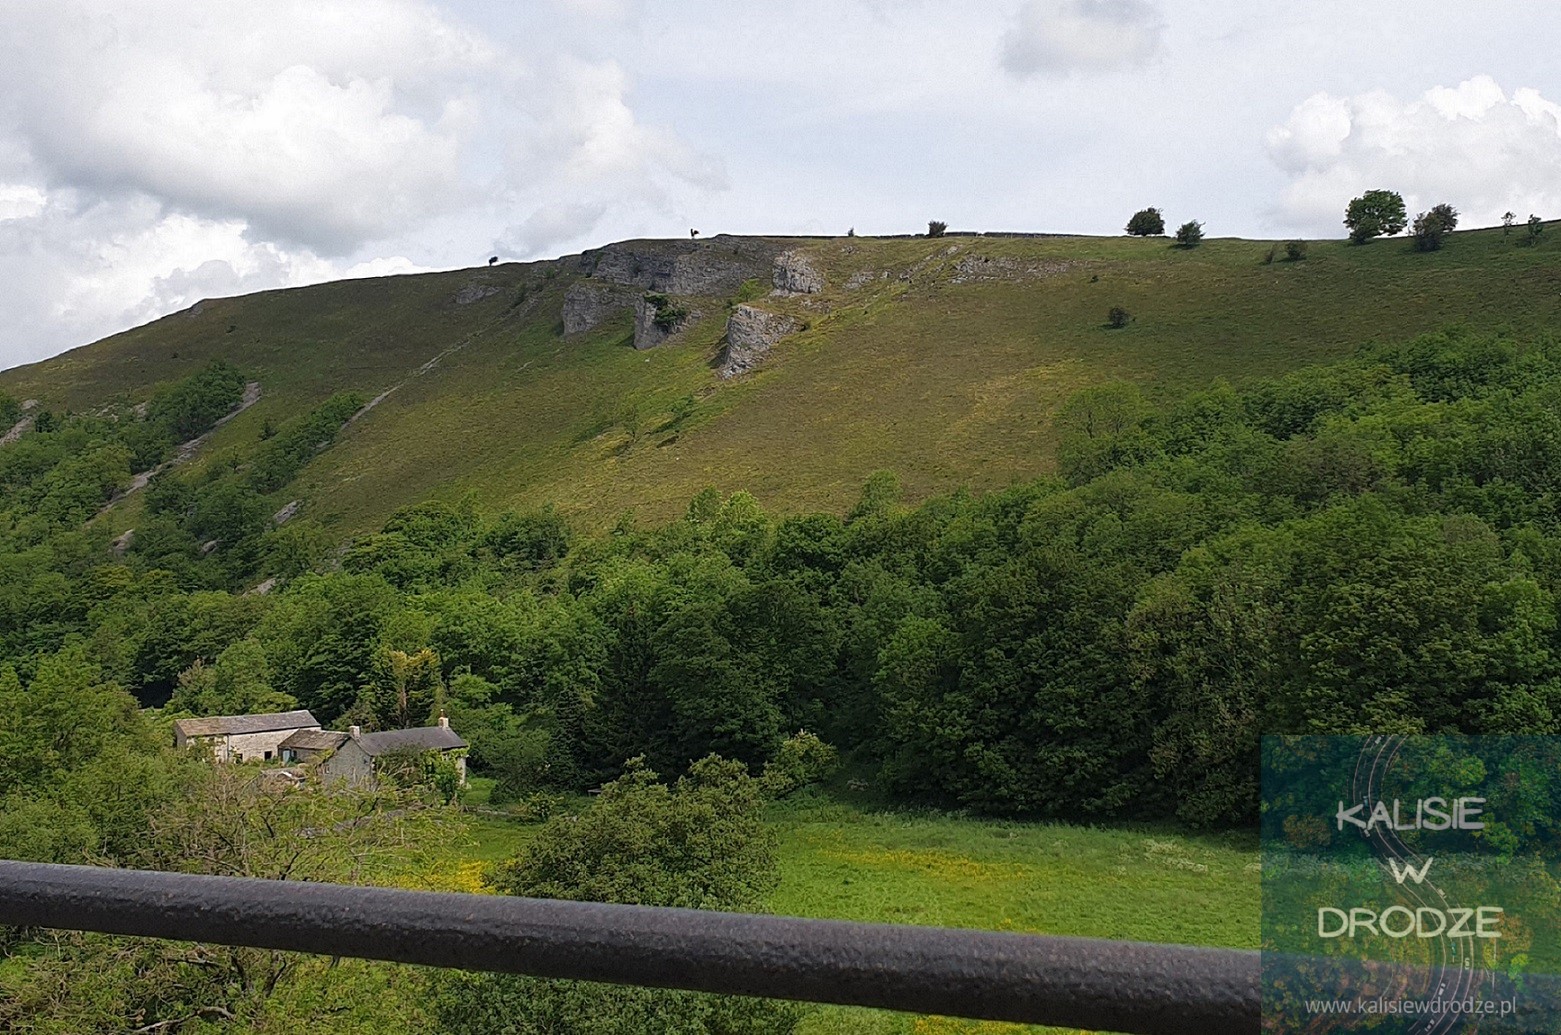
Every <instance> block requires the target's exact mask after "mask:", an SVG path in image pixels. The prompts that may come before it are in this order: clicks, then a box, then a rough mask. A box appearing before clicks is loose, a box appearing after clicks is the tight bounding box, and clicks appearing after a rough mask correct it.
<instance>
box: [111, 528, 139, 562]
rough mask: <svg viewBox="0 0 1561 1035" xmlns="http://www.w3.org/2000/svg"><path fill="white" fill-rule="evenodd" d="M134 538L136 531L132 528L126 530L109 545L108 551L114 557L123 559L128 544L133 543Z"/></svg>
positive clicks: (128, 546) (128, 547)
mask: <svg viewBox="0 0 1561 1035" xmlns="http://www.w3.org/2000/svg"><path fill="white" fill-rule="evenodd" d="M135 538H136V530H135V529H133V528H127V529H125V530H124V531H123V532H121V533H120V534H119V537H118V538H116V539H115V540H114V541H113V542H112V543H110V544H109V551H110V552H112V553H113V555H114V556H115V557H123V556H124V555H125V552H126V551H127V550H129V549H130V544H131V543H133V542H135Z"/></svg>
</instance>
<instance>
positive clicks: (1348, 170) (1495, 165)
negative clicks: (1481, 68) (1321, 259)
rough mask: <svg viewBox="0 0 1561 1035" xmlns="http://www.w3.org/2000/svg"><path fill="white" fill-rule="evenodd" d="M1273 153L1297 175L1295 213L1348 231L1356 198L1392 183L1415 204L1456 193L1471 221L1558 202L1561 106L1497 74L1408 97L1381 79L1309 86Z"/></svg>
mask: <svg viewBox="0 0 1561 1035" xmlns="http://www.w3.org/2000/svg"><path fill="white" fill-rule="evenodd" d="M1268 150H1269V155H1270V157H1271V158H1272V159H1273V160H1274V162H1275V163H1276V164H1277V165H1278V166H1279V167H1280V168H1281V169H1283V170H1284V171H1285V172H1286V173H1287V174H1288V175H1289V177H1290V183H1289V185H1288V186H1287V187H1286V189H1285V191H1284V195H1283V198H1282V200H1281V202H1280V210H1281V215H1282V218H1283V219H1284V220H1286V221H1287V222H1288V223H1290V224H1293V225H1296V226H1298V227H1299V228H1302V229H1304V230H1305V231H1307V232H1311V233H1317V234H1327V235H1340V234H1342V232H1343V231H1342V230H1341V229H1340V221H1341V219H1342V218H1343V213H1344V208H1345V205H1346V204H1347V203H1348V201H1349V199H1350V198H1352V197H1354V196H1356V195H1358V194H1360V193H1361V192H1362V191H1363V190H1368V189H1373V188H1387V189H1390V190H1396V191H1399V192H1400V193H1402V194H1403V195H1404V200H1405V203H1406V204H1407V205H1408V207H1409V209H1410V213H1411V214H1414V213H1415V212H1418V211H1423V210H1425V209H1427V208H1430V207H1431V206H1432V205H1435V204H1438V203H1441V202H1447V203H1449V204H1451V205H1453V206H1454V207H1455V208H1457V209H1458V210H1459V211H1460V212H1461V213H1462V214H1463V224H1464V225H1465V226H1488V225H1492V224H1495V223H1498V222H1500V220H1501V215H1502V213H1503V212H1506V211H1507V210H1509V209H1511V210H1513V211H1515V212H1517V213H1518V214H1519V215H1520V216H1527V215H1528V214H1529V213H1530V212H1535V213H1538V214H1540V215H1547V214H1548V215H1549V216H1551V217H1554V215H1556V214H1558V213H1561V181H1558V180H1557V178H1556V170H1557V169H1561V106H1558V105H1557V104H1555V103H1554V102H1552V101H1549V100H1547V99H1546V98H1545V97H1543V96H1542V95H1541V94H1540V93H1539V92H1538V91H1537V90H1534V89H1531V88H1525V89H1520V90H1517V91H1516V92H1515V93H1513V94H1512V95H1511V96H1509V95H1508V94H1507V93H1506V92H1505V91H1504V90H1503V89H1502V88H1501V86H1500V85H1499V84H1498V83H1497V82H1496V81H1495V80H1494V79H1492V78H1491V77H1490V76H1483V75H1482V76H1476V77H1474V78H1472V79H1468V80H1466V81H1464V82H1462V83H1460V84H1459V85H1458V86H1456V87H1441V86H1438V87H1435V88H1433V89H1430V90H1427V91H1426V92H1425V93H1424V94H1423V95H1421V96H1420V97H1418V98H1416V99H1414V100H1410V101H1401V100H1399V99H1398V98H1397V97H1395V96H1393V95H1392V94H1390V93H1387V92H1384V91H1374V92H1371V93H1364V94H1357V95H1355V96H1351V97H1338V96H1334V95H1331V94H1327V93H1319V94H1315V95H1314V96H1312V97H1309V98H1307V99H1306V100H1305V101H1303V102H1302V103H1301V104H1300V105H1298V106H1297V107H1296V108H1295V110H1294V111H1293V112H1292V113H1291V115H1290V118H1289V119H1288V120H1287V121H1286V122H1285V123H1284V124H1283V125H1281V126H1277V127H1275V128H1274V129H1272V130H1271V131H1270V132H1269V134H1268Z"/></svg>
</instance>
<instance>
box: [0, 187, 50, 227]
mask: <svg viewBox="0 0 1561 1035" xmlns="http://www.w3.org/2000/svg"><path fill="white" fill-rule="evenodd" d="M47 207H48V195H47V194H45V193H44V192H43V191H42V190H39V189H38V188H37V187H33V186H30V185H28V184H25V183H0V222H3V221H5V220H7V219H26V218H29V217H31V216H36V215H38V214H39V213H40V212H42V211H43V210H44V209H45V208H47Z"/></svg>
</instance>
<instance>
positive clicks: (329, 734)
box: [277, 730, 347, 751]
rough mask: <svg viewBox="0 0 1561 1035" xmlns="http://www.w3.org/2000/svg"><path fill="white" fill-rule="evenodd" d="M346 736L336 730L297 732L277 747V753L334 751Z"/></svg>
mask: <svg viewBox="0 0 1561 1035" xmlns="http://www.w3.org/2000/svg"><path fill="white" fill-rule="evenodd" d="M346 739H347V734H345V733H342V732H340V731H338V730H299V731H298V732H297V733H294V734H293V735H292V736H291V737H288V738H287V739H286V740H284V741H282V743H280V744H278V745H277V750H279V751H334V750H336V749H337V748H339V747H341V745H342V742H343V741H345V740H346Z"/></svg>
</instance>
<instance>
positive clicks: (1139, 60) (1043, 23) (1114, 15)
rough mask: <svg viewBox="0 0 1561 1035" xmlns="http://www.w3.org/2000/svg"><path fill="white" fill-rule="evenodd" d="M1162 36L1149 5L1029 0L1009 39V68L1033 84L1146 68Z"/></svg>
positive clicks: (1123, 0) (1134, 0) (1005, 58)
mask: <svg viewBox="0 0 1561 1035" xmlns="http://www.w3.org/2000/svg"><path fill="white" fill-rule="evenodd" d="M1162 31H1163V25H1162V23H1161V20H1160V14H1159V11H1158V10H1157V9H1156V7H1155V6H1154V4H1152V3H1150V2H1148V0H1029V2H1028V3H1026V4H1025V5H1024V6H1023V7H1022V8H1020V10H1019V14H1018V17H1017V18H1016V19H1015V21H1014V24H1013V25H1012V26H1011V27H1010V28H1009V30H1008V31H1007V32H1006V33H1004V35H1003V41H1002V62H1003V68H1004V69H1006V70H1007V71H1008V73H1009V74H1010V75H1012V76H1015V77H1016V78H1019V79H1027V78H1030V77H1032V76H1040V75H1067V74H1069V73H1073V72H1102V71H1108V70H1111V69H1115V68H1122V67H1127V66H1133V65H1142V64H1144V63H1145V62H1147V61H1148V60H1149V59H1150V58H1152V57H1153V56H1154V55H1155V53H1156V51H1158V50H1159V47H1160V36H1161V33H1162Z"/></svg>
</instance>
